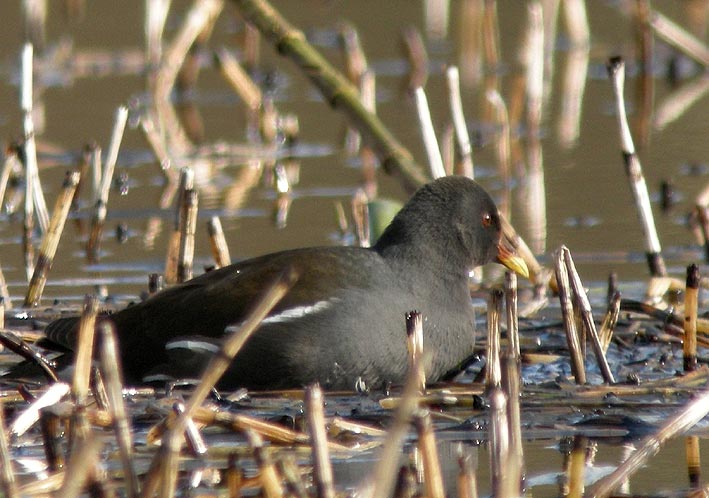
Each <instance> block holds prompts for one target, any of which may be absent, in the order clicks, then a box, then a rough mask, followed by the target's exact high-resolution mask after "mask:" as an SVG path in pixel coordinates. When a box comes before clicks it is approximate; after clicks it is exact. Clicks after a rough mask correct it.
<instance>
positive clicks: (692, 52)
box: [650, 11, 709, 68]
mask: <svg viewBox="0 0 709 498" xmlns="http://www.w3.org/2000/svg"><path fill="white" fill-rule="evenodd" d="M650 26H652V29H653V30H654V31H655V34H657V36H659V37H660V38H662V39H663V40H664V41H666V42H667V43H669V44H670V45H672V46H673V47H675V48H677V49H679V50H680V51H682V52H684V54H685V55H687V56H688V57H690V58H692V59H694V60H695V61H696V62H698V63H699V64H701V65H702V66H704V67H705V68H706V67H707V66H709V48H707V46H706V45H705V44H704V42H702V41H701V40H699V39H698V38H697V37H695V36H694V35H692V34H691V33H689V32H687V30H685V29H684V28H682V27H681V26H679V25H677V24H676V23H674V22H672V21H671V20H670V19H668V18H667V17H665V16H664V15H662V14H661V13H659V12H657V11H652V12H651V14H650Z"/></svg>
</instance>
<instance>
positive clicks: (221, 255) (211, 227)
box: [207, 216, 231, 268]
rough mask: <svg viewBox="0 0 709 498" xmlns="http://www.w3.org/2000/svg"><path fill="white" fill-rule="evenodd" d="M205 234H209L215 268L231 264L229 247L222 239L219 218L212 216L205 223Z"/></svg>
mask: <svg viewBox="0 0 709 498" xmlns="http://www.w3.org/2000/svg"><path fill="white" fill-rule="evenodd" d="M207 232H208V233H209V245H210V247H211V248H212V256H213V257H214V263H215V267H216V268H223V267H225V266H229V265H230V264H231V256H230V255H229V245H228V244H227V243H226V238H225V237H224V230H223V229H222V222H221V220H220V219H219V216H212V217H211V218H210V219H209V221H208V222H207Z"/></svg>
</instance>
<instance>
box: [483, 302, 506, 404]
mask: <svg viewBox="0 0 709 498" xmlns="http://www.w3.org/2000/svg"><path fill="white" fill-rule="evenodd" d="M501 314H502V291H500V290H498V289H494V290H493V291H491V292H490V296H489V298H488V302H487V353H486V354H487V368H486V370H485V387H486V389H488V390H492V389H495V388H498V387H500V383H501V382H502V367H501V366H500V315H501Z"/></svg>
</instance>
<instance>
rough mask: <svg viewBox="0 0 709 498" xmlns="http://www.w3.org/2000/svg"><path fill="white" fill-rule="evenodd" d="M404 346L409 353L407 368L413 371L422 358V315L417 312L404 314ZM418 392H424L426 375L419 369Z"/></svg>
mask: <svg viewBox="0 0 709 498" xmlns="http://www.w3.org/2000/svg"><path fill="white" fill-rule="evenodd" d="M405 318H406V344H407V349H408V351H409V368H410V369H413V368H414V366H415V365H416V362H418V361H420V360H421V358H422V357H423V315H422V314H421V313H420V312H418V311H415V310H414V311H409V312H408V313H406V316H405ZM418 374H419V391H420V392H421V393H423V392H424V391H425V390H426V373H425V371H424V369H419V371H418Z"/></svg>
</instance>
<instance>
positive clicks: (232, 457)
mask: <svg viewBox="0 0 709 498" xmlns="http://www.w3.org/2000/svg"><path fill="white" fill-rule="evenodd" d="M238 458H239V456H238V455H237V454H235V453H230V454H229V459H228V461H227V470H226V488H227V492H228V495H227V496H228V497H229V498H240V497H241V486H242V481H243V472H242V469H241V468H240V467H239V462H238Z"/></svg>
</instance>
